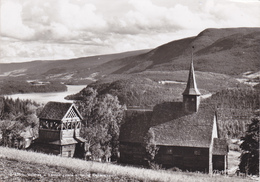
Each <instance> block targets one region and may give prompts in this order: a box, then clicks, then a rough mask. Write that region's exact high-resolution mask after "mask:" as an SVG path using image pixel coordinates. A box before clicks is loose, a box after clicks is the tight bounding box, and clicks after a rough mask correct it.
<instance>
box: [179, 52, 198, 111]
mask: <svg viewBox="0 0 260 182" xmlns="http://www.w3.org/2000/svg"><path fill="white" fill-rule="evenodd" d="M193 48H194V47H192V54H191V64H190V71H189V77H188V81H187V86H186V89H185V90H184V92H183V93H182V95H183V106H184V110H185V112H188V113H191V112H197V111H198V109H199V104H200V91H199V90H198V88H197V83H196V79H195V72H194V66H193Z"/></svg>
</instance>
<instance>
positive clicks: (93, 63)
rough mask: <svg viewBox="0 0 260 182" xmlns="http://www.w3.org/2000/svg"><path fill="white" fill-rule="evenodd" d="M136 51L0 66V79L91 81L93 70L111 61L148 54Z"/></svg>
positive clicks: (94, 75)
mask: <svg viewBox="0 0 260 182" xmlns="http://www.w3.org/2000/svg"><path fill="white" fill-rule="evenodd" d="M148 51H149V50H138V51H130V52H123V53H118V54H108V55H98V56H91V57H82V58H76V59H68V60H55V61H47V60H38V61H31V62H23V63H9V64H3V63H2V64H0V79H5V78H7V77H8V78H15V79H26V80H30V79H32V80H34V79H39V80H42V81H43V80H61V81H62V80H63V81H67V80H72V81H73V80H74V81H75V80H83V81H87V82H89V81H93V80H94V79H95V78H94V77H96V76H97V74H93V73H94V72H93V71H92V69H93V68H95V67H97V66H99V65H101V64H104V63H106V62H109V61H111V60H117V59H122V58H124V57H129V56H135V55H138V54H142V53H145V52H148Z"/></svg>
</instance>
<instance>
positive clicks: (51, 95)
mask: <svg viewBox="0 0 260 182" xmlns="http://www.w3.org/2000/svg"><path fill="white" fill-rule="evenodd" d="M66 86H67V88H68V89H67V91H65V92H48V93H25V94H13V95H6V96H7V97H9V98H13V99H17V98H19V99H21V100H26V99H29V100H33V101H35V102H38V103H47V102H49V101H57V102H73V101H72V100H66V99H64V97H66V96H67V95H71V94H75V93H78V92H79V91H80V90H82V89H83V88H85V87H86V85H66Z"/></svg>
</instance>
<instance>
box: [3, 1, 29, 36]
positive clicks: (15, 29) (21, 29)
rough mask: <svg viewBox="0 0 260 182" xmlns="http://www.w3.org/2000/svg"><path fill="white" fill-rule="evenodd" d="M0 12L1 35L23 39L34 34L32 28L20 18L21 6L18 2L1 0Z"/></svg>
mask: <svg viewBox="0 0 260 182" xmlns="http://www.w3.org/2000/svg"><path fill="white" fill-rule="evenodd" d="M0 12H1V16H0V18H1V19H0V22H1V26H0V32H1V35H4V36H8V37H13V38H17V39H23V40H27V39H29V38H30V37H32V36H33V35H34V30H33V29H31V28H29V27H28V26H26V25H25V24H24V22H23V20H22V6H21V5H20V4H18V3H15V2H9V1H3V2H2V3H1V11H0Z"/></svg>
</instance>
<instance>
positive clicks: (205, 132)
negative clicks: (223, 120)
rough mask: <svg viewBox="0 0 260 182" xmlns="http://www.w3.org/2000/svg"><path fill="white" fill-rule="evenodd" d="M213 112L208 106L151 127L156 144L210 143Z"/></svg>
mask: <svg viewBox="0 0 260 182" xmlns="http://www.w3.org/2000/svg"><path fill="white" fill-rule="evenodd" d="M214 115H215V112H214V111H213V110H211V109H210V108H208V107H206V106H205V107H204V108H200V110H199V112H197V113H193V114H190V115H185V116H183V117H180V118H177V119H173V120H171V121H169V122H166V123H162V124H160V125H157V126H153V127H151V130H152V131H153V132H154V134H155V139H154V140H155V143H156V145H164V146H183V147H202V148H208V147H209V146H210V143H211V137H212V129H213V118H214Z"/></svg>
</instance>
